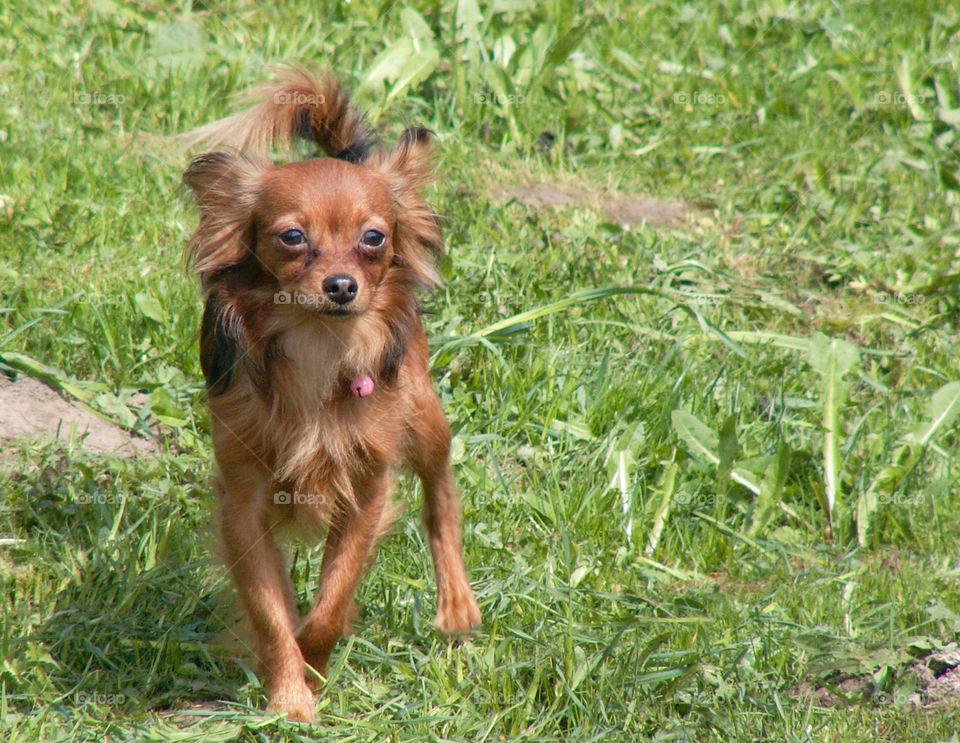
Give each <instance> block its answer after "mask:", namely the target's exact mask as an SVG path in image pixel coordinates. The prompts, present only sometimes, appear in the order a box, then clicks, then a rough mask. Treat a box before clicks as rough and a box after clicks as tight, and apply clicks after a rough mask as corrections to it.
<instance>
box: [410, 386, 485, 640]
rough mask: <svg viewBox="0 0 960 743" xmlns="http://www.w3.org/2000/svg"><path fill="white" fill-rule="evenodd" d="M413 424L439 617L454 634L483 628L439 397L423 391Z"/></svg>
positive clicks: (440, 624)
mask: <svg viewBox="0 0 960 743" xmlns="http://www.w3.org/2000/svg"><path fill="white" fill-rule="evenodd" d="M419 407H420V415H419V416H417V417H416V418H414V419H413V421H412V424H411V431H412V433H413V445H412V446H411V449H410V454H409V459H410V464H411V465H412V467H413V469H414V471H415V472H416V473H417V476H418V477H419V478H420V481H421V482H422V483H423V522H424V524H425V525H426V527H427V537H428V538H429V540H430V552H431V554H432V556H433V567H434V570H435V571H436V574H437V618H436V620H435V622H434V624H436V626H437V627H438V628H439V629H440V631H441V632H444V633H445V634H448V635H452V634H458V633H463V632H469V631H470V630H473V629H476V628H477V627H479V626H480V608H479V607H478V606H477V599H476V597H475V596H474V595H473V589H472V588H470V583H469V582H468V580H467V571H466V569H465V568H464V565H463V550H462V546H461V537H460V500H459V498H458V497H457V487H456V485H455V484H454V481H453V473H452V472H451V470H450V427H449V426H448V425H447V419H446V416H444V414H443V409H442V408H441V407H440V401H439V400H438V399H437V396H436V393H434V391H433V389H432V388H430V387H429V386H426V385H425V386H424V389H423V391H422V393H421V394H420V400H419Z"/></svg>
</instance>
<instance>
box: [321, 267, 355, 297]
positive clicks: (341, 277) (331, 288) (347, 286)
mask: <svg viewBox="0 0 960 743" xmlns="http://www.w3.org/2000/svg"><path fill="white" fill-rule="evenodd" d="M323 290H324V291H325V292H326V293H327V296H328V297H330V299H332V300H333V301H334V302H336V303H337V304H350V303H351V302H352V301H353V300H354V299H356V298H357V280H356V279H355V278H353V276H348V275H347V274H337V275H336V276H327V278H325V279H324V280H323Z"/></svg>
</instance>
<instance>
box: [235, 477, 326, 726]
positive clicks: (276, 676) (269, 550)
mask: <svg viewBox="0 0 960 743" xmlns="http://www.w3.org/2000/svg"><path fill="white" fill-rule="evenodd" d="M234 474H235V476H234V477H233V478H232V482H231V478H227V477H224V478H223V480H224V482H223V484H224V493H223V500H222V502H221V506H220V536H221V539H222V540H223V548H224V553H225V555H224V556H225V557H226V560H227V566H228V567H229V569H230V574H231V576H232V578H233V581H234V583H235V584H236V586H237V590H238V591H239V593H240V599H241V601H242V602H243V606H244V609H246V612H247V615H248V616H249V617H250V621H251V623H252V625H253V632H254V635H255V636H256V644H257V648H256V653H257V659H258V660H259V661H260V665H261V666H262V668H263V673H264V676H265V680H266V687H267V699H268V700H269V708H270V709H271V710H273V711H276V712H281V713H283V714H286V715H287V716H288V717H290V718H291V719H294V720H300V721H302V722H310V721H311V720H313V696H312V695H311V693H310V689H309V688H308V687H307V684H306V681H305V680H304V665H303V656H302V655H301V653H300V648H299V647H298V646H297V641H296V639H295V637H294V629H295V624H296V608H295V603H294V598H293V589H292V587H291V585H290V578H289V577H288V576H287V572H286V570H285V569H284V566H283V557H282V555H281V553H280V551H279V550H278V549H277V546H276V544H275V543H274V539H273V535H272V534H271V532H270V528H269V525H268V523H267V512H268V511H267V509H266V508H265V506H264V503H263V498H265V497H268V494H267V490H268V488H269V482H270V481H269V478H266V477H263V478H255V477H251V476H250V474H249V473H248V474H247V476H246V477H244V478H240V477H237V476H236V473H234Z"/></svg>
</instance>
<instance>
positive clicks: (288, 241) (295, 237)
mask: <svg viewBox="0 0 960 743" xmlns="http://www.w3.org/2000/svg"><path fill="white" fill-rule="evenodd" d="M278 237H279V238H280V242H282V243H283V244H284V245H286V246H287V247H288V248H296V247H298V246H299V245H303V244H304V243H305V242H306V241H307V240H306V238H305V237H304V236H303V233H302V232H301V231H300V230H287V231H286V232H281V233H280V234H279V235H278Z"/></svg>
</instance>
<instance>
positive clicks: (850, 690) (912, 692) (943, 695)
mask: <svg viewBox="0 0 960 743" xmlns="http://www.w3.org/2000/svg"><path fill="white" fill-rule="evenodd" d="M790 696H792V697H794V698H800V699H803V700H804V701H811V700H812V701H813V703H814V704H815V705H817V706H818V707H836V706H839V705H844V704H851V703H863V702H868V703H872V704H878V705H885V704H893V703H900V704H904V703H905V704H907V705H910V706H912V707H917V708H924V709H937V708H939V707H941V706H945V705H950V706H954V705H956V704H957V703H958V701H960V647H952V648H950V649H947V650H943V651H940V652H935V653H931V654H929V655H927V656H926V657H924V658H922V659H920V660H918V661H916V662H914V663H911V664H909V665H907V666H901V667H900V668H899V669H898V670H897V672H896V673H895V677H894V680H893V690H892V692H891V691H886V690H884V689H880V688H877V684H876V682H875V680H874V677H873V676H872V675H870V674H864V675H860V676H850V677H847V678H838V679H836V680H834V681H833V682H831V683H826V682H824V683H811V682H804V683H802V684H800V685H799V686H798V687H796V688H795V689H792V690H791V691H790Z"/></svg>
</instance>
